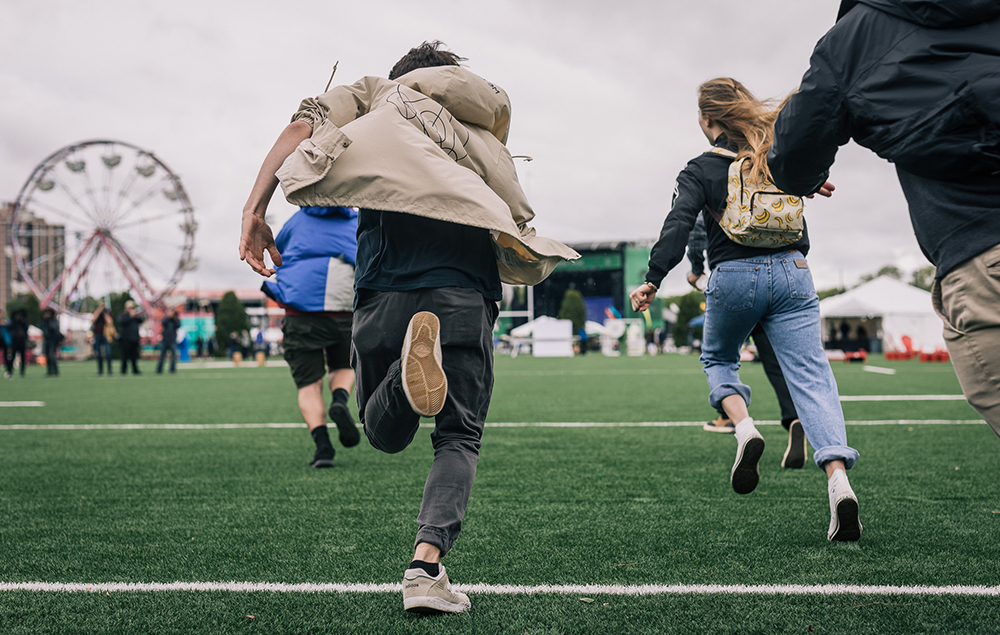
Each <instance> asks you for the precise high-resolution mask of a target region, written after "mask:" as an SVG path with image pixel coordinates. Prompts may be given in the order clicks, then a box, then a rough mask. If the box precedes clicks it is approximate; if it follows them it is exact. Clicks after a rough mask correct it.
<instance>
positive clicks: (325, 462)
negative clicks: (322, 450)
mask: <svg viewBox="0 0 1000 635" xmlns="http://www.w3.org/2000/svg"><path fill="white" fill-rule="evenodd" d="M309 467H315V468H323V467H333V459H317V460H315V461H313V462H311V463H310V464H309Z"/></svg>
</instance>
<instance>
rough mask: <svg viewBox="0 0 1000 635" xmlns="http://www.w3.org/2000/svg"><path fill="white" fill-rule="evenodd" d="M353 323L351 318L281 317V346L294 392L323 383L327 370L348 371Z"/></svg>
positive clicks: (317, 316)
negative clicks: (293, 383) (293, 381)
mask: <svg viewBox="0 0 1000 635" xmlns="http://www.w3.org/2000/svg"><path fill="white" fill-rule="evenodd" d="M353 322H354V318H353V317H325V316H321V315H288V316H285V323H284V324H283V325H282V327H281V332H282V334H283V339H282V344H281V346H282V349H283V350H284V356H285V361H286V362H288V367H289V369H291V371H292V379H293V380H295V386H296V387H297V388H305V387H306V386H308V385H310V384H314V383H316V382H317V381H319V380H321V379H323V375H324V374H325V373H326V369H327V368H329V369H330V370H331V371H335V370H341V369H344V368H350V367H351V326H352V324H353ZM324 354H325V355H326V364H325V366H324V360H323V356H324Z"/></svg>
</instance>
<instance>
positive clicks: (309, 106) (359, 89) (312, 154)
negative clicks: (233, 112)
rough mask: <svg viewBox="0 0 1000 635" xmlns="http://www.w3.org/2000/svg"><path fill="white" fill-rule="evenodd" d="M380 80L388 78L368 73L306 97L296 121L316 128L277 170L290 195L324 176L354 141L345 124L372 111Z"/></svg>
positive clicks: (297, 113) (286, 193)
mask: <svg viewBox="0 0 1000 635" xmlns="http://www.w3.org/2000/svg"><path fill="white" fill-rule="evenodd" d="M380 81H385V80H379V78H377V77H364V78H362V79H360V80H358V81H357V82H355V83H353V84H351V85H350V86H337V87H336V88H334V89H332V90H329V91H327V92H325V93H323V94H322V95H320V96H319V97H310V98H308V99H303V100H302V103H301V104H299V109H298V110H297V111H296V112H295V114H294V115H292V121H293V122H295V121H305V122H308V123H309V125H311V126H312V129H313V131H312V135H311V136H310V137H309V138H308V139H306V140H305V141H303V142H302V143H300V144H299V146H298V147H297V148H295V150H294V151H293V152H292V153H291V154H290V155H289V156H288V158H286V159H285V161H284V163H282V164H281V167H280V168H278V171H277V172H276V174H275V176H277V177H278V181H279V182H280V183H281V189H282V190H284V192H285V197H286V198H287V197H288V196H290V195H291V194H293V193H295V192H297V191H299V190H301V189H302V188H304V187H308V186H310V185H313V184H314V183H318V182H319V181H321V180H323V178H324V177H325V176H326V175H327V173H328V172H329V171H330V168H331V167H333V162H334V161H336V160H337V158H338V157H339V156H340V155H341V154H342V153H343V152H344V150H346V149H347V148H348V147H349V146H350V145H351V139H350V137H348V136H347V135H346V134H344V131H343V130H341V127H343V126H346V125H347V124H349V123H351V122H352V121H354V120H355V119H357V118H359V117H362V116H364V115H365V114H367V113H368V112H369V110H370V108H371V104H372V101H373V99H374V95H375V93H376V92H377V90H378V86H379V82H380Z"/></svg>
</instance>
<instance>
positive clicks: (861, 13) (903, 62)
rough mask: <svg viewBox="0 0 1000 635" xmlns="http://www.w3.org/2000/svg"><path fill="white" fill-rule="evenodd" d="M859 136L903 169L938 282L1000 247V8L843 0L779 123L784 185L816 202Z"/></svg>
mask: <svg viewBox="0 0 1000 635" xmlns="http://www.w3.org/2000/svg"><path fill="white" fill-rule="evenodd" d="M852 138H853V139H854V140H855V141H856V142H857V143H858V144H860V145H862V146H864V147H866V148H869V149H871V150H873V151H874V152H875V153H876V154H878V155H879V156H880V157H882V158H884V159H887V160H889V161H891V162H893V163H895V164H896V170H897V173H898V175H899V180H900V184H901V185H902V187H903V193H904V194H905V195H906V198H907V202H908V203H909V207H910V218H911V219H912V222H913V227H914V231H915V233H916V236H917V241H918V242H919V243H920V247H921V249H922V250H923V251H924V254H925V255H926V256H927V258H928V259H929V260H930V261H931V262H933V263H934V264H935V265H936V266H937V268H938V271H937V275H938V276H939V277H940V276H943V275H944V274H946V273H947V272H948V271H949V270H951V269H953V268H954V267H955V266H956V265H958V264H959V263H961V262H963V261H965V260H968V259H969V258H971V257H973V256H975V255H977V254H979V253H981V252H983V251H985V250H986V249H989V248H990V247H992V246H993V245H996V244H997V243H1000V213H998V212H1000V0H845V2H844V3H843V6H842V7H841V17H840V18H839V20H838V22H837V24H836V25H835V26H834V27H833V28H832V29H830V31H829V32H828V33H827V34H826V35H825V36H824V37H823V38H822V39H821V40H820V41H819V43H818V44H817V45H816V49H815V50H814V52H813V56H812V59H811V60H810V68H809V70H808V72H806V74H805V76H804V77H803V78H802V85H801V87H800V90H799V92H798V93H796V94H795V95H793V96H792V98H791V99H790V100H789V102H788V104H787V105H786V107H785V109H784V110H783V111H782V113H781V115H780V116H779V117H778V121H777V122H776V123H775V139H774V145H773V146H772V147H771V152H770V154H769V155H768V165H769V167H770V168H771V174H772V176H773V177H774V182H775V184H776V185H777V186H778V187H780V188H781V189H783V190H785V191H786V192H789V193H792V194H798V195H805V194H812V193H814V192H816V191H817V190H818V189H819V187H820V185H822V183H823V182H824V181H825V180H826V178H827V176H828V175H829V168H830V166H831V165H832V164H833V160H834V156H835V155H836V153H837V149H838V147H839V146H841V145H844V144H845V143H847V142H848V140H850V139H852ZM874 194H875V193H873V198H875V196H874Z"/></svg>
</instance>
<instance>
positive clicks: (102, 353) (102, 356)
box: [94, 337, 111, 375]
mask: <svg viewBox="0 0 1000 635" xmlns="http://www.w3.org/2000/svg"><path fill="white" fill-rule="evenodd" d="M94 358H95V359H96V360H97V372H98V373H99V374H102V375H103V374H104V361H105V360H107V362H108V374H109V375H110V374H111V342H109V341H108V340H107V339H105V338H103V337H95V338H94Z"/></svg>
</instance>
